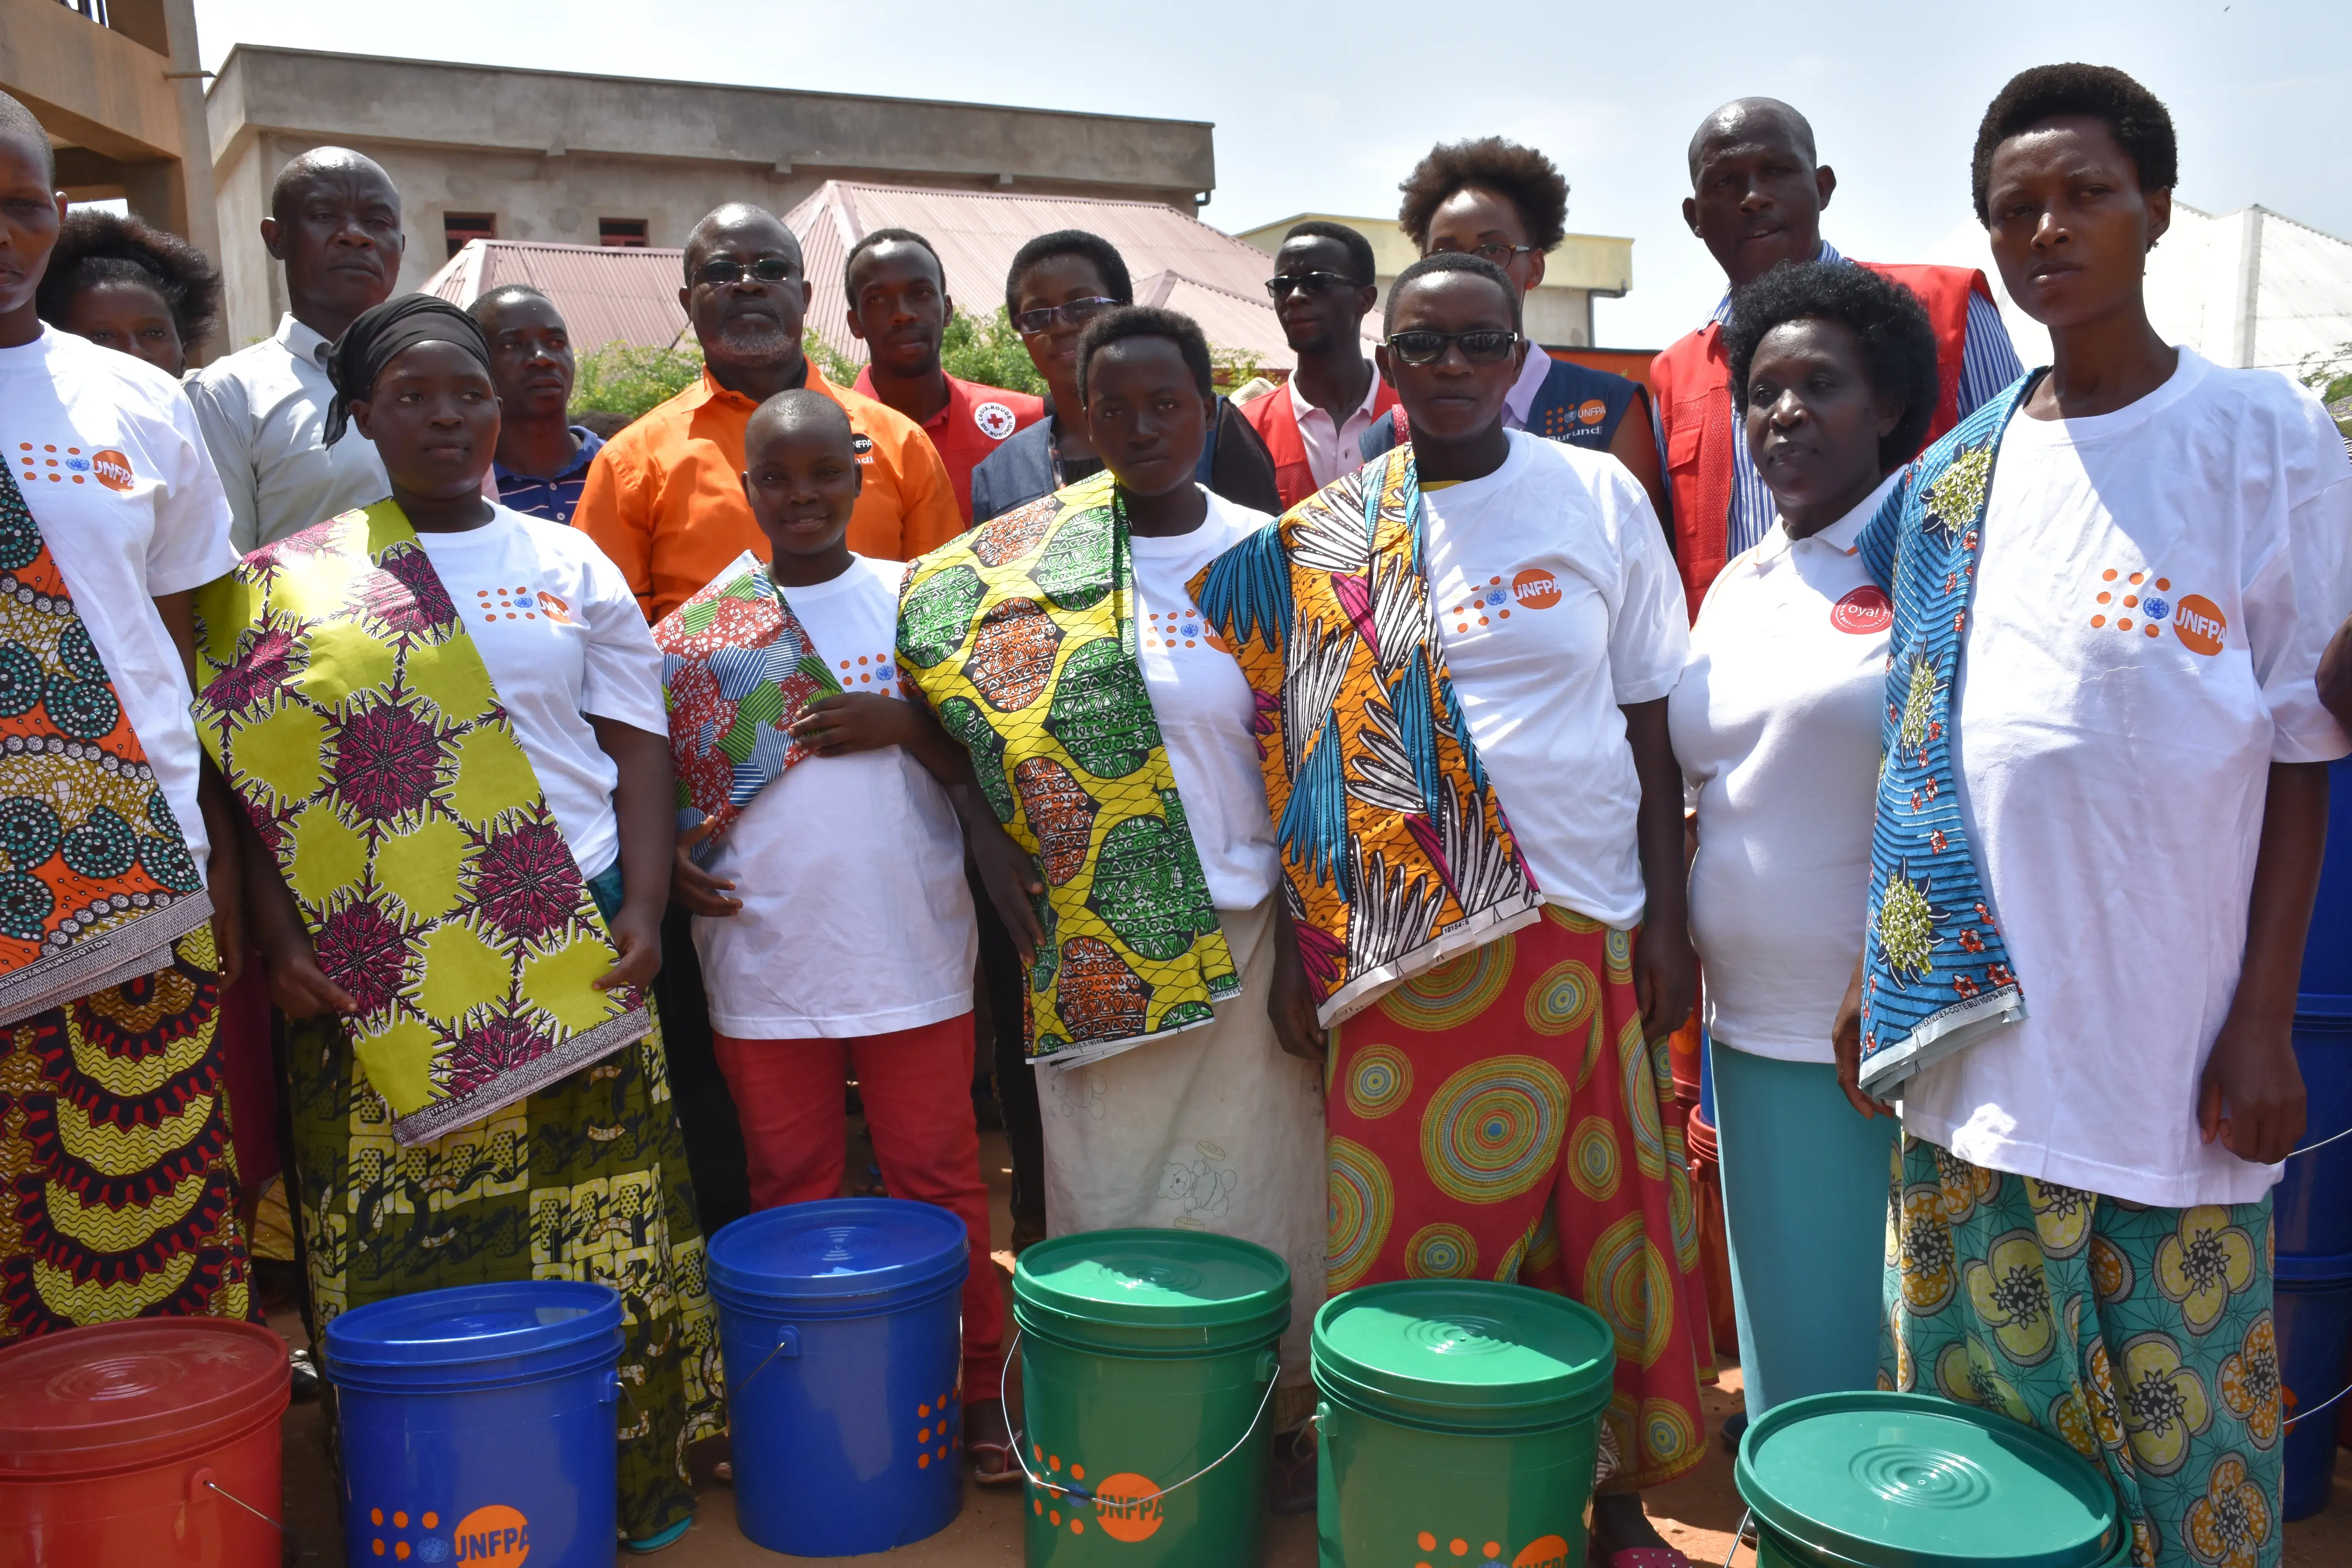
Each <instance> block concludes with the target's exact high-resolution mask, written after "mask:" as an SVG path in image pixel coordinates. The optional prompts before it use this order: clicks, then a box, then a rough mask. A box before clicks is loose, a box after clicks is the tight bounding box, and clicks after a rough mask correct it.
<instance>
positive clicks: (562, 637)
mask: <svg viewBox="0 0 2352 1568" xmlns="http://www.w3.org/2000/svg"><path fill="white" fill-rule="evenodd" d="M493 511H494V515H493V516H492V517H491V519H490V521H488V522H487V523H484V524H483V525H482V526H481V527H479V528H476V529H469V530H467V531H466V532H464V533H426V532H423V531H419V532H418V534H417V535H416V542H418V543H419V544H421V545H423V546H424V547H425V556H426V558H427V559H429V560H430V561H431V562H432V563H433V572H434V575H436V576H437V577H439V578H440V579H441V587H442V589H443V591H444V592H446V594H447V595H449V601H450V603H451V604H453V605H457V620H458V623H459V624H460V625H461V626H464V627H465V628H466V635H467V637H471V638H473V639H474V647H476V648H478V649H479V650H480V652H481V656H482V664H483V666H484V668H487V669H488V671H489V673H490V685H491V687H492V689H495V690H496V691H497V692H498V696H499V704H500V705H501V706H502V707H504V708H505V709H506V710H507V718H508V719H509V721H512V722H513V724H514V728H515V736H516V738H517V739H518V740H520V742H522V749H523V754H524V755H525V756H527V757H529V758H530V768H531V772H532V773H536V774H537V775H538V776H539V788H540V793H541V794H542V795H545V796H546V797H547V805H548V809H549V810H550V811H551V812H553V813H554V814H555V821H556V825H557V826H559V827H561V828H562V830H563V838H564V842H565V843H567V844H569V845H570V846H571V847H572V859H573V860H574V861H576V862H577V863H578V864H579V867H580V874H581V875H582V876H583V877H595V876H599V875H601V874H602V873H603V872H604V870H605V869H606V868H609V867H610V866H611V865H612V864H613V862H614V860H616V859H618V858H620V854H621V828H620V821H619V819H618V818H617V817H616V816H614V812H613V788H614V785H615V784H618V783H619V782H620V778H621V771H620V769H619V768H617V767H616V766H614V763H613V759H612V758H610V757H608V756H606V755H605V754H604V748H603V747H602V746H599V745H598V744H597V743H596V731H595V728H594V726H593V725H591V724H590V723H589V722H588V719H589V716H590V715H591V714H593V715H595V716H596V717H598V718H603V719H613V720H617V721H620V722H621V723H624V724H626V725H628V726H629V727H630V728H632V729H636V730H643V731H646V732H647V733H648V734H653V735H660V736H664V737H667V735H668V734H669V718H668V714H667V711H666V710H665V709H664V707H663V704H662V685H661V669H662V665H661V653H660V650H659V649H657V648H656V647H654V639H653V634H652V633H651V632H650V631H648V630H647V629H646V617H645V614H644V612H643V611H641V610H640V609H638V607H637V599H636V595H634V594H632V593H631V592H629V583H628V579H627V578H625V577H624V576H622V575H621V569H620V568H619V567H617V566H615V565H614V564H613V563H612V561H611V560H610V559H608V558H607V557H606V556H605V554H604V552H603V551H602V550H599V549H597V548H596V546H595V544H594V542H592V541H591V540H590V539H589V537H588V536H587V535H586V534H584V533H582V532H580V531H578V530H576V529H571V528H566V527H564V526H563V525H562V523H556V522H549V521H546V520H545V519H544V518H537V517H526V516H524V515H523V514H522V513H521V512H519V511H515V510H512V509H510V508H508V507H503V506H499V507H494V509H493Z"/></svg>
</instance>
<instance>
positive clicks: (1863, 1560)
mask: <svg viewBox="0 0 2352 1568" xmlns="http://www.w3.org/2000/svg"><path fill="white" fill-rule="evenodd" d="M1734 1479H1735V1480H1736V1481H1737V1483H1738V1487H1739V1495H1740V1497H1741V1498H1742V1499H1744V1500H1746V1501H1747V1504H1748V1511H1749V1512H1750V1513H1751V1514H1752V1515H1753V1516H1754V1518H1755V1521H1756V1533H1757V1542H1758V1544H1757V1553H1756V1560H1757V1562H1758V1563H1759V1564H1764V1563H1769V1564H1773V1565H1774V1568H2110V1565H2111V1564H2121V1563H2128V1562H2129V1561H2130V1560H2131V1531H2130V1530H2129V1528H2128V1527H2127V1526H2126V1525H2125V1524H2124V1522H2123V1521H2122V1516H2121V1514H2120V1513H2119V1511H2118V1510H2117V1509H2116V1496H2115V1491H2114V1489H2112V1488H2111V1487H2109V1486H2108V1484H2107V1481H2106V1478H2105V1477H2104V1476H2102V1475H2101V1474H2100V1473H2099V1472H2098V1471H2097V1470H2096V1469H2095V1468H2092V1466H2091V1464H2090V1462H2089V1461H2088V1460H2086V1459H2084V1458H2083V1457H2082V1456H2081V1455H2080V1454H2077V1453H2076V1452H2074V1449H2072V1448H2070V1447H2067V1446H2066V1445H2065V1444H2064V1443H2063V1442H2061V1441H2059V1440H2058V1439H2057V1438H2055V1437H2053V1436H2049V1435H2048V1434H2046V1433H2043V1432H2038V1431H2035V1430H2034V1429H2033V1428H2032V1427H2031V1426H2025V1425H2023V1424H2022V1423H2021V1422H2017V1421H2012V1420H2011V1419H2010V1418H2009V1417H2008V1416H2006V1415H2001V1414H2000V1413H1999V1412H1997V1411H1990V1410H1979V1409H1977V1408H1975V1407H1973V1406H1971V1405H1957V1404H1954V1403H1953V1402H1952V1401H1950V1400H1948V1399H1939V1398H1937V1397H1936V1396H1935V1395H1933V1394H1881V1393H1858V1394H1814V1395H1813V1396H1812V1397H1811V1398H1809V1399H1792V1400H1790V1402H1789V1403H1787V1404H1786V1405H1775V1406H1773V1408H1772V1410H1771V1411H1770V1413H1769V1414H1768V1415H1764V1416H1762V1417H1761V1418H1760V1419H1759V1420H1757V1421H1756V1422H1755V1423H1754V1424H1753V1425H1751V1426H1749V1427H1748V1432H1747V1435H1746V1436H1744V1437H1743V1438H1742V1439H1741V1440H1740V1444H1739V1463H1738V1468H1737V1469H1736V1470H1735V1472H1734Z"/></svg>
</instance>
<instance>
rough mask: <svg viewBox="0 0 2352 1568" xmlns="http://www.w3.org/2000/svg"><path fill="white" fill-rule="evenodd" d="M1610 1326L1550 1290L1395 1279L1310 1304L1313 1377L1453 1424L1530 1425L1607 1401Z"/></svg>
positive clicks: (1393, 1412)
mask: <svg viewBox="0 0 2352 1568" xmlns="http://www.w3.org/2000/svg"><path fill="white" fill-rule="evenodd" d="M1616 1372H1617V1336H1616V1334H1615V1332H1614V1331H1612V1330H1611V1328H1610V1327H1609V1325H1608V1324H1607V1323H1606V1322H1605V1321H1602V1320H1601V1316H1600V1314H1599V1313H1597V1312H1594V1311H1592V1310H1591V1309H1589V1308H1586V1307H1582V1306H1579V1305H1578V1304H1577V1303H1576V1302H1574V1301H1571V1300H1568V1299H1567V1298H1566V1297H1563V1296H1555V1295H1553V1294H1552V1293H1551V1292H1550V1291H1549V1290H1537V1289H1529V1288H1528V1287H1527V1286H1524V1285H1497V1284H1491V1283H1488V1282H1486V1281H1483V1280H1476V1279H1401V1280H1397V1281H1395V1282H1393V1283H1391V1284H1387V1285H1372V1286H1368V1287H1366V1288H1365V1289H1361V1290H1350V1291H1349V1292H1348V1293H1347V1294H1346V1295H1344V1296H1338V1297H1334V1298H1333V1299H1332V1300H1329V1301H1327V1302H1325V1303H1324V1305H1323V1310H1321V1311H1319V1312H1318V1313H1316V1314H1315V1381H1316V1383H1317V1384H1319V1385H1320V1386H1321V1387H1322V1389H1323V1391H1324V1392H1325V1393H1326V1394H1332V1395H1334V1396H1336V1397H1338V1398H1339V1399H1342V1400H1345V1401H1347V1402H1348V1403H1349V1404H1352V1405H1359V1406H1361V1407H1363V1408H1366V1409H1369V1410H1370V1411H1371V1412H1372V1413H1374V1414H1375V1415H1384V1416H1388V1417H1390V1418H1391V1419H1394V1420H1399V1421H1403V1422H1408V1423H1410V1424H1412V1425H1414V1426H1435V1427H1441V1428H1444V1429H1448V1430H1461V1431H1480V1432H1485V1431H1496V1430H1520V1431H1524V1430H1529V1429H1533V1428H1538V1427H1545V1426H1561V1425H1564V1424H1566V1423H1569V1422H1571V1421H1576V1420H1580V1419H1582V1418H1583V1417H1585V1416H1589V1415H1592V1414H1593V1413H1594V1412H1595V1411H1598V1410H1599V1409H1600V1408H1601V1406H1603V1405H1607V1404H1608V1403H1609V1398H1610V1394H1611V1393H1612V1386H1613V1382H1614V1379H1615V1376H1616Z"/></svg>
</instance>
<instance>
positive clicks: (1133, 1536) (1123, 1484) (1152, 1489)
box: [1095, 1470, 1161, 1546]
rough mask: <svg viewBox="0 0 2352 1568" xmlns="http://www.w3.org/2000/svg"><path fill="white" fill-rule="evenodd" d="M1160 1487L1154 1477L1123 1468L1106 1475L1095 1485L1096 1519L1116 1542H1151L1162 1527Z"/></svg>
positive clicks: (1104, 1531)
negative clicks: (1153, 1480)
mask: <svg viewBox="0 0 2352 1568" xmlns="http://www.w3.org/2000/svg"><path fill="white" fill-rule="evenodd" d="M1159 1491H1160V1489H1159V1487H1158V1486H1156V1485H1154V1484H1153V1482H1152V1479H1151V1478H1150V1476H1139V1475H1137V1474H1135V1473H1134V1472H1133V1471H1131V1470H1122V1471H1120V1472H1119V1473H1118V1475H1115V1476H1105V1477H1104V1478H1103V1479H1102V1482H1101V1484H1100V1485H1098V1486H1097V1487H1096V1488H1095V1521H1096V1522H1097V1523H1098V1524H1100V1525H1101V1526H1102V1527H1103V1533H1104V1534H1106V1535H1108V1536H1109V1537H1110V1538H1111V1539H1112V1540H1113V1541H1124V1542H1127V1543H1128V1544H1129V1545H1130V1546H1131V1545H1133V1544H1134V1543H1135V1542H1139V1541H1149V1540H1150V1539H1151V1538H1152V1536H1153V1535H1155V1534H1157V1533H1158V1532H1159V1530H1160V1519H1161V1514H1160V1498H1159V1496H1158V1493H1159Z"/></svg>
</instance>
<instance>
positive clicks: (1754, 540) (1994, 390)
mask: <svg viewBox="0 0 2352 1568" xmlns="http://www.w3.org/2000/svg"><path fill="white" fill-rule="evenodd" d="M1815 259H1816V260H1821V261H1843V260H1844V259H1845V258H1844V257H1843V256H1841V255H1839V254H1838V252H1837V249H1836V247H1833V246H1832V245H1831V244H1830V242H1829V241H1828V240H1826V239H1825V240H1823V241H1822V249H1821V254H1820V256H1818V257H1817V258H1815ZM1711 319H1712V320H1713V321H1714V322H1715V323H1716V325H1717V326H1723V325H1725V324H1726V323H1727V322H1728V321H1730V320H1731V294H1730V291H1729V290H1728V289H1727V290H1725V292H1724V296H1723V299H1722V300H1721V302H1720V303H1718V304H1717V306H1716V308H1715V314H1714V316H1713V317H1712V318H1711ZM2023 374H2025V366H2024V365H2023V364H2021V363H2019V361H2018V357H2017V349H2016V347H2015V346H2014V345H2012V344H2011V342H2010V341H2009V329H2008V328H2007V327H2005V326H2003V325H2002V324H2001V320H2000V307H1999V306H1997V305H1995V304H1994V303H1993V302H1992V301H1991V300H1988V299H1986V298H1985V297H1984V296H1983V295H1981V294H1976V293H1971V294H1970V295H1969V325H1968V331H1967V334H1966V336H1965V338H1964V340H1963V342H1962V343H1961V348H1960V392H1959V402H1960V409H1959V416H1960V417H1961V418H1963V419H1966V418H1967V417H1968V416H1969V415H1971V414H1973V413H1975V412H1976V411H1977V409H1978V408H1979V407H1981V406H1982V405H1985V404H1987V403H1990V402H1991V401H1992V400H1993V398H1995V397H1997V396H1999V395H2000V393H2001V391H2002V390H2003V389H2004V388H2006V387H2007V386H2008V385H2009V384H2010V383H2011V382H2012V381H2015V380H2016V379H2017V378H2018V377H2019V376H2021V375H2023ZM1656 432H1657V438H1658V463H1659V466H1660V467H1661V468H1664V466H1665V463H1666V426H1665V421H1664V420H1663V419H1662V420H1659V421H1658V422H1657V425H1656ZM1779 516H1780V509H1779V508H1778V507H1777V506H1776V505H1775V504H1774V502H1773V500H1772V492H1771V491H1770V490H1769V489H1765V488H1764V477H1763V476H1762V475H1761V474H1759V473H1758V472H1757V471H1756V461H1755V459H1754V458H1750V457H1749V456H1748V443H1747V442H1746V441H1734V442H1733V443H1732V444H1731V517H1730V538H1729V541H1728V542H1727V545H1726V547H1725V552H1724V559H1725V560H1727V561H1728V560H1731V559H1733V558H1734V557H1736V556H1738V554H1739V553H1740V552H1742V551H1745V550H1753V549H1754V548H1755V547H1756V546H1757V544H1758V543H1759V542H1761V541H1762V540H1763V538H1764V536H1765V535H1766V534H1767V533H1769V532H1770V531H1771V530H1772V523H1773V521H1774V520H1775V519H1776V518H1778V517H1779Z"/></svg>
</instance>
